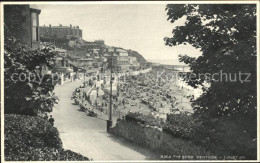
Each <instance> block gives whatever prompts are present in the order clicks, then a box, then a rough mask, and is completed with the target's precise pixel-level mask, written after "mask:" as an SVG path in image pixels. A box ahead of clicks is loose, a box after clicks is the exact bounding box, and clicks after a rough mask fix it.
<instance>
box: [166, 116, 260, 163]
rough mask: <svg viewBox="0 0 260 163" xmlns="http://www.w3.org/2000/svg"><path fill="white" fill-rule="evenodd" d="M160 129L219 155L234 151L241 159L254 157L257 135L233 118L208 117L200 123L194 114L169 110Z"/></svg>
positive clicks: (229, 153) (230, 153)
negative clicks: (173, 112) (254, 136)
mask: <svg viewBox="0 0 260 163" xmlns="http://www.w3.org/2000/svg"><path fill="white" fill-rule="evenodd" d="M163 131H165V132H167V133H170V134H171V135H173V136H174V137H179V138H183V139H187V140H191V141H192V142H194V143H195V144H197V145H201V146H203V147H204V148H206V149H207V150H209V151H211V152H212V153H215V154H216V155H218V156H224V155H236V156H241V157H245V158H244V159H256V151H257V146H256V139H254V138H251V137H250V134H249V133H248V132H246V131H244V130H243V129H242V127H241V126H240V125H238V124H237V123H235V122H234V121H232V120H228V119H224V118H222V119H211V120H209V121H208V122H205V121H204V123H201V122H200V121H199V120H197V119H196V118H195V117H193V116H188V115H186V114H179V115H172V114H170V115H168V116H167V120H166V122H165V125H164V126H163Z"/></svg>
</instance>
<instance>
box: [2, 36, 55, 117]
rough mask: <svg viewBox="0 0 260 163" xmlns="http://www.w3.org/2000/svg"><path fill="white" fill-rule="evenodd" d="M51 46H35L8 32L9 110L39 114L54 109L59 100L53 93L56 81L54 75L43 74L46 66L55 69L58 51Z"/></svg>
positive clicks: (6, 73) (6, 80) (6, 75)
mask: <svg viewBox="0 0 260 163" xmlns="http://www.w3.org/2000/svg"><path fill="white" fill-rule="evenodd" d="M51 50H52V48H51V47H45V48H44V49H42V50H39V49H36V50H31V49H29V48H28V47H26V46H24V45H23V44H21V43H20V42H19V41H18V40H16V39H15V38H14V37H12V36H9V35H7V34H5V45H4V91H5V96H4V98H5V99H4V100H5V103H4V104H5V106H4V108H5V113H19V114H26V115H36V114H37V113H39V112H46V111H48V112H50V111H51V110H52V108H53V106H54V104H55V103H56V100H57V97H56V96H55V95H54V93H53V89H54V86H55V84H56V83H55V81H54V80H53V79H52V77H51V75H42V67H44V66H46V67H48V68H49V69H51V68H52V67H53V65H54V56H55V53H53V52H51Z"/></svg>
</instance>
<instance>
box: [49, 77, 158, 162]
mask: <svg viewBox="0 0 260 163" xmlns="http://www.w3.org/2000/svg"><path fill="white" fill-rule="evenodd" d="M81 83H82V81H81V80H78V81H74V82H70V83H66V84H64V85H57V86H56V88H55V94H56V95H57V96H58V97H59V103H58V104H57V105H55V108H54V109H53V112H52V115H53V117H54V119H55V125H54V126H55V127H57V129H58V130H59V132H60V137H61V140H62V142H63V147H64V148H65V149H69V150H72V151H74V152H77V153H80V154H82V155H84V156H86V157H88V158H91V159H93V160H95V161H102V160H107V161H110V160H111V161H114V160H118V161H120V160H158V159H159V156H158V155H156V154H155V153H153V152H152V151H150V150H149V149H146V148H143V147H140V146H138V145H135V144H132V143H129V142H127V141H125V140H124V139H122V138H119V137H116V136H114V135H111V134H108V133H107V132H106V121H105V120H102V119H98V118H93V117H89V116H87V115H86V113H84V112H81V111H79V110H78V106H77V105H74V104H73V101H72V100H71V96H72V92H73V91H74V90H75V89H76V88H77V87H79V86H80V84H81Z"/></svg>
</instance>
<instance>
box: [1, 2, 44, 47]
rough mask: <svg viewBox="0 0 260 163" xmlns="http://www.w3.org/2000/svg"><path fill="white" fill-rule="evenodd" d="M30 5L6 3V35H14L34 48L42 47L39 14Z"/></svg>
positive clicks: (39, 11)
mask: <svg viewBox="0 0 260 163" xmlns="http://www.w3.org/2000/svg"><path fill="white" fill-rule="evenodd" d="M40 13H41V10H39V9H35V8H31V7H30V5H4V26H5V35H11V36H14V37H15V38H16V39H17V40H19V41H21V42H22V43H23V44H24V45H26V46H28V47H29V48H32V49H37V48H39V47H40V35H39V14H40Z"/></svg>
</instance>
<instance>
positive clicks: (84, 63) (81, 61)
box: [73, 58, 96, 70]
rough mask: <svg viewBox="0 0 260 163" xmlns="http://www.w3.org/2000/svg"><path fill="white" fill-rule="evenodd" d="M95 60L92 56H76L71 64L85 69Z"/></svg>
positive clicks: (91, 65)
mask: <svg viewBox="0 0 260 163" xmlns="http://www.w3.org/2000/svg"><path fill="white" fill-rule="evenodd" d="M95 62H96V61H95V60H94V59H92V58H78V59H76V60H75V61H73V64H74V65H76V66H77V67H82V68H83V69H85V70H89V69H90V67H93V63H95Z"/></svg>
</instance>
